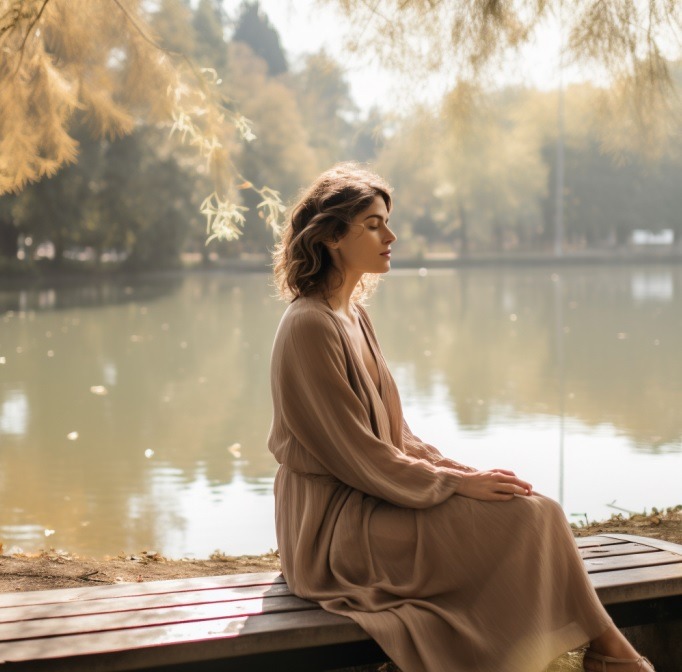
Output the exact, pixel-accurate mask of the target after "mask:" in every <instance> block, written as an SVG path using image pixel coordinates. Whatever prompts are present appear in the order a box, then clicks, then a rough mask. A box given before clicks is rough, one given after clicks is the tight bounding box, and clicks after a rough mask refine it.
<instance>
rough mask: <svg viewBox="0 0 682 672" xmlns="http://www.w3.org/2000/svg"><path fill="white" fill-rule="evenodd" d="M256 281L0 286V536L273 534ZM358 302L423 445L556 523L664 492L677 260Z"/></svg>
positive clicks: (678, 461) (200, 548)
mask: <svg viewBox="0 0 682 672" xmlns="http://www.w3.org/2000/svg"><path fill="white" fill-rule="evenodd" d="M268 282H269V278H267V277H266V276H265V275H205V276H189V277H184V278H183V277H178V278H176V279H171V280H168V279H166V280H164V281H163V282H161V281H157V282H153V283H152V282H146V283H143V284H135V285H129V286H127V285H125V284H120V285H119V284H111V285H106V286H102V287H97V288H95V287H87V288H81V289H71V288H70V289H54V290H41V291H38V290H31V291H17V292H8V291H0V316H1V318H0V542H2V543H4V547H5V550H8V549H9V548H11V547H12V546H18V547H21V548H23V549H24V550H35V549H39V548H43V547H48V546H54V547H57V548H63V549H67V550H69V551H71V552H75V553H83V554H94V555H102V554H115V553H118V552H120V551H128V552H137V551H141V550H144V549H146V550H150V549H153V550H157V551H159V552H162V553H164V554H165V555H168V556H172V557H181V556H188V557H192V556H194V557H205V556H207V555H208V554H210V553H211V552H212V551H213V550H215V549H220V550H222V551H224V552H226V553H233V554H241V553H258V552H263V551H266V550H268V549H269V548H273V547H275V545H276V544H275V536H274V526H273V500H272V482H273V478H274V473H275V468H276V465H275V463H274V460H273V459H272V458H271V456H270V454H269V453H268V452H267V449H266V446H265V443H266V437H267V433H268V428H269V424H270V416H271V408H270V392H269V381H268V359H269V352H270V346H271V342H272V337H273V334H274V331H275V328H276V326H277V323H278V320H279V317H280V315H281V313H282V311H283V309H284V306H283V304H281V303H279V302H278V301H276V300H275V299H273V298H272V294H273V291H272V288H271V287H270V286H269V285H268ZM370 313H371V315H372V316H373V319H374V323H375V326H376V329H377V331H378V334H379V338H380V340H381V342H382V344H383V349H384V353H385V355H386V358H387V360H388V362H389V366H390V367H391V369H392V371H393V374H394V376H395V378H396V380H397V382H398V386H399V388H400V390H401V393H402V396H403V403H404V407H405V414H406V417H407V419H408V421H409V422H410V424H411V425H412V428H413V430H414V431H415V432H416V433H417V434H419V435H421V436H422V438H424V439H425V440H428V441H430V442H431V443H434V444H436V445H437V446H439V447H440V449H441V450H442V451H443V452H444V453H445V454H447V455H449V456H452V457H455V458H456V459H458V460H459V461H462V462H465V463H468V464H472V465H475V466H479V467H494V466H499V467H508V468H512V469H514V470H516V472H517V473H518V474H519V475H521V476H523V477H524V478H527V479H528V480H530V481H531V482H532V483H533V485H534V486H535V488H536V489H537V490H540V491H542V492H545V493H546V494H549V495H551V496H553V497H555V498H558V499H560V501H562V503H563V505H564V508H565V511H566V513H567V515H568V516H569V517H571V518H572V519H574V520H578V519H580V518H581V517H582V518H584V516H585V515H586V516H588V517H589V518H590V519H593V518H601V517H607V516H609V515H610V514H611V513H614V512H617V511H618V510H619V509H617V508H615V507H620V508H622V509H626V510H633V511H638V510H642V509H643V508H645V507H646V508H651V507H652V506H657V507H664V506H670V505H674V504H678V503H682V488H681V486H680V483H682V478H681V477H682V413H681V412H680V409H681V408H682V356H681V354H680V344H681V343H682V269H680V268H678V267H643V268H636V267H627V268H604V269H599V268H585V269H569V270H561V271H560V272H556V273H554V272H553V271H551V270H548V269H530V270H528V269H527V270H519V269H514V270H503V271H500V270H483V269H472V270H465V271H457V272H445V271H443V272H436V271H430V272H429V273H427V274H423V275H420V274H419V273H418V272H416V271H410V272H407V271H406V272H397V271H396V272H393V273H391V275H390V276H388V277H387V279H386V281H385V282H383V284H382V286H381V287H380V289H379V292H378V293H377V294H376V295H375V296H374V298H373V299H372V301H371V305H370ZM576 514H580V515H576Z"/></svg>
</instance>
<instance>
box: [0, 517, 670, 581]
mask: <svg viewBox="0 0 682 672" xmlns="http://www.w3.org/2000/svg"><path fill="white" fill-rule="evenodd" d="M573 530H574V534H575V535H576V536H579V537H585V536H588V535H591V534H601V533H608V532H618V533H622V534H636V535H639V536H644V537H656V538H658V539H666V540H668V541H673V542H676V543H678V544H682V505H680V506H676V507H672V508H669V509H667V510H666V511H661V512H659V511H657V510H656V509H654V510H653V511H652V513H649V514H648V515H644V514H635V515H632V516H629V517H624V516H622V515H617V516H613V517H612V518H611V519H610V520H607V521H601V522H597V523H591V524H589V525H573ZM1 553H2V544H0V554H1ZM278 571H280V564H279V557H278V555H277V554H276V553H272V554H267V555H259V556H240V557H232V556H224V555H213V556H211V557H210V558H209V559H207V560H187V559H185V560H171V559H169V558H164V557H162V556H161V555H159V554H157V553H152V554H149V553H146V552H140V553H138V554H131V555H120V556H117V557H104V558H86V557H79V556H77V555H72V554H70V553H68V552H64V551H56V550H54V549H50V550H44V551H41V552H39V553H30V554H29V553H27V554H13V555H0V592H9V591H25V590H46V589H49V588H72V587H76V586H83V585H89V584H90V585H93V586H95V585H102V584H106V583H121V582H124V581H130V582H132V581H158V580H163V579H177V578H184V577H191V576H210V575H216V574H239V573H245V572H278Z"/></svg>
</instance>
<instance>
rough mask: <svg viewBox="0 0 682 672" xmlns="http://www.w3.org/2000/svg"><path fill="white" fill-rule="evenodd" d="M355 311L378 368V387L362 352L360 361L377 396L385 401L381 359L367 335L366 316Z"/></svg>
mask: <svg viewBox="0 0 682 672" xmlns="http://www.w3.org/2000/svg"><path fill="white" fill-rule="evenodd" d="M355 310H356V312H357V314H358V323H359V324H360V331H361V332H362V337H363V338H364V339H365V343H367V347H368V348H369V354H370V355H371V356H372V359H373V360H374V366H376V367H377V378H378V379H379V385H378V386H377V385H376V384H375V382H374V379H373V378H372V374H371V373H370V372H369V369H368V368H367V365H366V364H365V361H364V359H363V357H362V352H360V355H359V357H360V360H361V361H362V366H363V367H364V369H365V372H366V373H367V376H368V377H369V379H370V380H371V381H372V385H373V386H374V389H375V390H376V391H377V394H378V395H379V397H380V398H381V399H382V400H383V397H382V394H381V392H382V390H383V389H384V381H383V380H382V379H381V367H380V366H379V358H378V357H377V354H376V352H375V351H374V344H373V343H372V340H371V339H370V337H369V336H368V335H367V331H366V329H365V324H364V320H365V318H364V315H363V314H362V311H360V310H358V309H357V308H356V309H355ZM356 354H357V353H356Z"/></svg>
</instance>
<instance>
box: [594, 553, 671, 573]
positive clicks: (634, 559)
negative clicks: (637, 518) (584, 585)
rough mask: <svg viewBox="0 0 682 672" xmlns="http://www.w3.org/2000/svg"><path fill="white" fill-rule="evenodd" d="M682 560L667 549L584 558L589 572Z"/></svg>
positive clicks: (665, 563) (666, 563)
mask: <svg viewBox="0 0 682 672" xmlns="http://www.w3.org/2000/svg"><path fill="white" fill-rule="evenodd" d="M680 562H682V558H681V557H680V556H679V555H677V554H676V553H670V552H668V551H654V550H653V549H652V551H651V553H635V554H633V555H618V556H611V557H606V558H589V559H587V560H585V567H586V569H587V572H588V573H589V574H594V573H595V572H612V571H614V570H618V569H634V568H636V567H649V566H652V565H668V564H675V563H680Z"/></svg>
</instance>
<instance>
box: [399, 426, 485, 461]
mask: <svg viewBox="0 0 682 672" xmlns="http://www.w3.org/2000/svg"><path fill="white" fill-rule="evenodd" d="M403 446H404V447H405V452H406V453H407V454H408V455H412V456H413V457H416V458H417V459H421V460H427V461H428V462H430V463H431V464H433V465H435V466H437V467H447V468H449V469H454V470H455V471H461V472H465V473H466V472H468V473H471V472H473V471H476V469H474V468H473V467H468V466H467V465H466V464H461V463H459V462H456V461H455V460H453V459H451V458H449V457H445V456H444V455H443V454H442V453H441V452H440V451H439V450H438V449H437V448H436V447H435V446H432V445H431V444H430V443H425V442H424V441H422V440H421V439H420V438H419V437H418V436H416V435H415V434H413V433H412V430H411V429H410V427H409V425H408V424H407V422H406V421H405V420H404V419H403Z"/></svg>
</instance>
